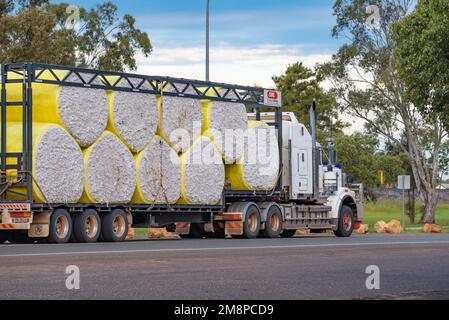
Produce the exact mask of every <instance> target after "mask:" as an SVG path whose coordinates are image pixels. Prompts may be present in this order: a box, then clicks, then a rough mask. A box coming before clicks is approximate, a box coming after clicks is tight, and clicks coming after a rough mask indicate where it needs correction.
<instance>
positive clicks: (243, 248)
mask: <svg viewBox="0 0 449 320" xmlns="http://www.w3.org/2000/svg"><path fill="white" fill-rule="evenodd" d="M423 244H447V245H449V241H402V242H401V241H398V242H366V243H335V244H306V245H290V246H289V245H285V246H260V247H218V248H214V247H207V248H168V249H136V250H115V251H114V250H103V251H73V252H42V253H18V254H0V258H8V257H35V256H65V255H84V254H122V253H151V252H182V251H185V252H193V251H218V250H221V251H223V250H261V249H262V250H266V249H301V248H302V249H304V248H326V247H328V248H331V247H363V246H379V245H381V246H392V245H423Z"/></svg>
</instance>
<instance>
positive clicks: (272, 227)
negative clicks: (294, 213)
mask: <svg viewBox="0 0 449 320" xmlns="http://www.w3.org/2000/svg"><path fill="white" fill-rule="evenodd" d="M281 232H282V213H281V210H280V209H279V207H278V206H276V205H273V206H271V207H270V209H268V213H267V221H265V229H264V230H263V231H262V236H263V237H265V238H277V237H279V235H280V234H281Z"/></svg>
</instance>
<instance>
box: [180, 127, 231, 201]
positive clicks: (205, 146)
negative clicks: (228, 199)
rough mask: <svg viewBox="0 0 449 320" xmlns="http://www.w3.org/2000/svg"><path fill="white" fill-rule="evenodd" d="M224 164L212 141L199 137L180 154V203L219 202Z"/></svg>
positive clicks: (222, 184) (222, 185)
mask: <svg viewBox="0 0 449 320" xmlns="http://www.w3.org/2000/svg"><path fill="white" fill-rule="evenodd" d="M224 177H225V172H224V165H223V161H222V159H221V155H220V153H219V152H218V150H217V148H216V147H215V146H214V144H213V143H212V141H211V140H210V139H209V138H207V137H204V136H201V137H199V138H198V139H197V140H196V141H195V142H194V143H193V145H192V146H191V147H190V148H189V150H188V151H187V152H185V153H184V154H183V155H182V156H181V199H180V201H179V202H178V203H180V204H209V205H214V204H217V203H219V202H220V200H221V196H222V192H223V187H224Z"/></svg>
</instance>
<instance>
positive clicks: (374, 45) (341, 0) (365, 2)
mask: <svg viewBox="0 0 449 320" xmlns="http://www.w3.org/2000/svg"><path fill="white" fill-rule="evenodd" d="M412 4H413V1H412V0H337V1H336V2H335V5H334V15H335V16H336V19H337V25H336V26H335V27H334V29H333V36H334V37H344V38H345V39H347V42H346V44H344V45H343V46H341V48H340V49H339V51H338V53H337V54H336V55H334V56H333V59H332V61H331V62H329V63H326V64H323V65H322V66H321V67H320V69H319V72H321V73H322V74H323V75H325V76H326V77H327V79H328V80H329V81H330V82H331V83H332V86H333V90H332V91H333V93H334V94H335V95H336V96H337V101H338V102H339V103H340V107H341V109H342V110H345V111H346V112H348V113H350V114H351V115H352V116H355V117H358V118H360V119H362V120H364V121H365V122H366V128H367V129H368V130H369V132H372V133H376V134H379V135H381V136H382V137H383V138H384V139H385V140H386V141H388V142H390V143H394V144H396V145H397V146H399V147H400V148H401V149H402V152H403V153H404V154H406V155H407V158H408V161H409V163H410V167H411V169H412V173H413V177H414V180H415V184H416V188H417V191H418V194H419V196H420V199H421V201H422V202H423V203H424V205H425V214H424V215H423V217H422V221H423V222H433V221H434V220H435V215H434V213H435V208H436V205H437V202H438V198H437V196H436V192H435V189H436V186H437V184H438V180H439V173H440V157H439V155H440V153H441V146H442V143H443V141H444V139H445V137H446V132H445V130H444V127H443V123H442V119H441V118H439V117H438V116H437V115H434V116H433V117H431V118H429V117H426V115H425V114H423V113H422V112H421V110H422V108H420V107H419V106H415V105H414V104H413V103H411V102H410V101H409V100H408V99H407V95H406V92H405V84H404V82H403V80H402V79H401V78H400V77H399V75H398V70H397V67H396V64H397V62H396V59H395V55H394V51H395V45H396V42H395V41H394V39H393V37H392V26H393V25H394V24H395V23H399V22H400V21H401V20H402V19H403V18H404V17H405V16H407V14H408V13H409V12H410V11H411V10H412V8H413V5H412ZM373 5H375V6H377V8H379V15H378V16H377V17H374V19H372V17H371V14H370V12H369V11H367V8H369V7H370V6H373ZM367 12H368V13H367ZM372 20H375V21H376V22H377V23H376V24H375V25H372V24H371V23H370V22H371V21H372ZM401 140H402V141H405V145H404V144H402V143H401Z"/></svg>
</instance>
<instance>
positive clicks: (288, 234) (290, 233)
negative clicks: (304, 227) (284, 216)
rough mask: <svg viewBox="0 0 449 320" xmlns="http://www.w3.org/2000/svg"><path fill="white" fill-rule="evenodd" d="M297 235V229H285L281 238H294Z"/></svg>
mask: <svg viewBox="0 0 449 320" xmlns="http://www.w3.org/2000/svg"><path fill="white" fill-rule="evenodd" d="M295 234H296V230H295V229H288V230H287V229H284V231H282V233H281V238H293V236H294V235H295Z"/></svg>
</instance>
